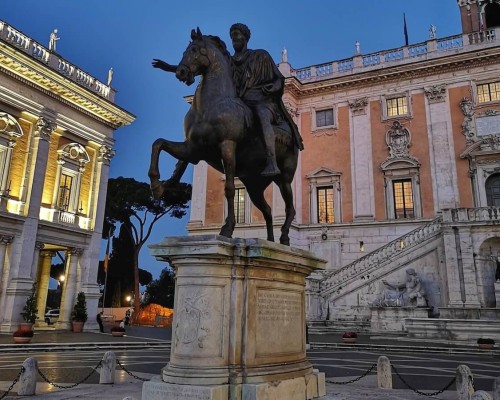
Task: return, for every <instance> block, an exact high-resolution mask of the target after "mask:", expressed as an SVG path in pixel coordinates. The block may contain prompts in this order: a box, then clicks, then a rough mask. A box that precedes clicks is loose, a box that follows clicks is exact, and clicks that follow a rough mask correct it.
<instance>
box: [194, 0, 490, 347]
mask: <svg viewBox="0 0 500 400" xmlns="http://www.w3.org/2000/svg"><path fill="white" fill-rule="evenodd" d="M458 7H459V8H460V12H461V18H462V32H461V33H459V34H457V35H455V36H451V37H443V38H437V37H435V32H436V31H435V29H433V27H431V28H430V29H429V39H428V40H427V41H425V42H422V43H418V44H413V45H409V46H404V47H401V48H396V49H389V50H383V51H380V52H377V53H373V54H366V55H365V54H359V47H357V49H356V52H357V54H355V55H354V56H353V57H351V58H348V59H344V60H337V61H332V62H325V63H324V64H321V65H313V66H309V67H306V68H300V69H296V68H294V67H292V66H291V65H290V64H289V63H288V61H287V57H286V53H285V54H284V55H283V59H282V61H281V62H280V63H279V68H280V70H281V71H282V73H283V75H284V76H285V77H286V87H285V95H284V102H285V105H286V106H287V109H288V111H289V112H290V114H291V115H292V117H293V118H294V119H295V121H296V123H297V125H298V127H299V129H300V132H301V135H302V137H303V139H304V145H305V150H304V151H302V152H301V153H300V159H299V167H298V170H297V173H296V176H295V181H294V196H295V205H296V209H297V215H296V217H295V220H294V223H293V225H292V228H291V232H290V237H291V244H292V246H294V247H298V248H302V249H307V250H310V251H312V252H313V253H314V254H315V255H317V256H320V257H322V258H324V259H326V260H327V261H328V269H327V271H326V272H325V273H322V274H317V275H314V276H311V277H310V279H309V283H308V307H309V308H308V320H309V322H310V324H311V325H312V326H313V327H314V326H315V327H316V329H317V330H318V331H319V330H320V329H332V327H333V328H335V329H342V330H344V329H356V330H359V331H369V332H379V331H380V332H382V331H384V332H386V331H405V332H408V334H410V335H413V336H429V337H443V336H446V335H450V333H449V332H455V333H457V332H459V331H460V332H463V333H462V334H461V335H462V336H461V337H460V338H462V339H470V338H473V337H475V336H474V335H478V334H479V335H480V333H481V332H483V335H484V333H485V332H488V333H490V336H492V337H496V338H498V339H500V330H499V327H500V325H499V323H500V300H499V299H498V294H499V290H500V287H499V284H500V282H496V281H497V280H498V279H500V274H499V269H500V268H499V265H500V228H499V223H500V1H499V0H492V1H490V0H488V1H483V0H468V1H466V0H459V1H458ZM266 198H267V200H268V202H269V204H270V205H271V206H272V209H273V216H274V222H275V227H276V229H279V227H280V226H281V223H282V222H283V220H284V214H285V210H284V204H283V202H282V200H281V198H280V195H279V191H278V190H277V189H276V188H275V187H274V188H269V189H268V191H267V197H266ZM225 207H226V206H225V201H224V181H223V177H222V175H221V174H220V173H218V172H217V171H215V170H213V169H211V168H209V167H207V165H206V164H204V163H200V164H199V165H197V166H196V167H195V170H194V182H193V200H192V206H191V216H190V222H189V224H188V230H189V232H190V234H201V233H218V230H219V229H220V227H221V225H222V224H223V221H224V218H225ZM235 207H236V214H237V219H238V221H237V228H236V230H235V236H238V237H260V238H265V237H266V234H265V225H264V220H263V218H262V216H261V215H260V212H259V211H258V210H257V209H255V207H253V206H252V205H251V204H250V200H249V198H248V195H247V194H246V192H245V189H244V187H243V185H239V186H238V187H237V190H236V200H235ZM408 271H410V275H411V276H414V277H415V276H416V277H417V278H418V279H417V280H418V282H419V285H421V287H420V288H419V293H420V294H425V299H426V302H425V303H424V305H427V307H413V305H414V304H397V305H396V307H385V306H382V307H380V304H381V302H380V301H379V300H380V298H381V296H382V297H383V296H384V295H385V294H386V293H387V292H388V290H387V289H388V288H389V287H390V286H388V283H389V282H395V283H394V284H393V285H392V286H393V289H394V287H395V286H399V288H398V289H394V290H399V293H400V295H401V298H403V297H404V296H405V295H406V294H408V293H409V292H410V289H411V288H410V287H408V283H407V282H408V281H407V272H408ZM384 282H385V283H384ZM495 287H497V288H496V289H495ZM419 305H422V303H420V304H419ZM457 324H458V325H457ZM458 326H460V327H461V328H458ZM320 327H324V328H320ZM464 327H465V328H464ZM457 335H458V333H457ZM477 337H480V336H477ZM477 337H476V338H477ZM456 338H459V336H456Z"/></svg>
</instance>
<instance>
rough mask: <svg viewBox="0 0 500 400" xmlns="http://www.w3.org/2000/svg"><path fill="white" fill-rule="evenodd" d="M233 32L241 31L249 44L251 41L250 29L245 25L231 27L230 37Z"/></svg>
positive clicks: (238, 24)
mask: <svg viewBox="0 0 500 400" xmlns="http://www.w3.org/2000/svg"><path fill="white" fill-rule="evenodd" d="M233 31H240V32H241V33H242V34H243V36H245V39H246V40H247V42H248V41H249V40H250V29H249V28H248V26H246V25H245V24H241V23H239V22H238V23H236V24H233V25H231V28H229V35H230V36H231V33H232V32H233Z"/></svg>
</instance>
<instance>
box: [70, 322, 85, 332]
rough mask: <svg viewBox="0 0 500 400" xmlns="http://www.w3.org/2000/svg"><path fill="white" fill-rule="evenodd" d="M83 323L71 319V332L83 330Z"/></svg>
mask: <svg viewBox="0 0 500 400" xmlns="http://www.w3.org/2000/svg"><path fill="white" fill-rule="evenodd" d="M84 324H85V322H80V321H73V322H72V326H73V332H81V331H82V330H83V325H84Z"/></svg>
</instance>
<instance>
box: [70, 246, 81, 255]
mask: <svg viewBox="0 0 500 400" xmlns="http://www.w3.org/2000/svg"><path fill="white" fill-rule="evenodd" d="M68 252H69V254H71V255H72V256H81V255H82V254H83V249H81V248H79V247H71V248H69V249H68Z"/></svg>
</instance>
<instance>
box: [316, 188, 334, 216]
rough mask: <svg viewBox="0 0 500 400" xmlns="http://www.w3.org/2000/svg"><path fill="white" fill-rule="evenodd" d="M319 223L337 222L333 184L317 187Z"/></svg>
mask: <svg viewBox="0 0 500 400" xmlns="http://www.w3.org/2000/svg"><path fill="white" fill-rule="evenodd" d="M317 194H318V223H320V224H331V223H333V222H335V217H334V213H333V211H334V209H333V186H326V187H319V188H317Z"/></svg>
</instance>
